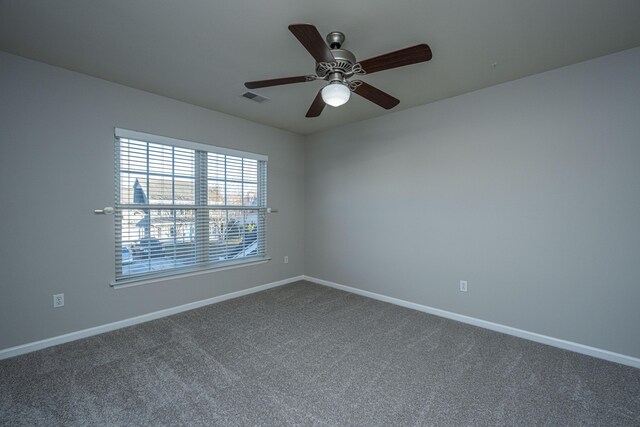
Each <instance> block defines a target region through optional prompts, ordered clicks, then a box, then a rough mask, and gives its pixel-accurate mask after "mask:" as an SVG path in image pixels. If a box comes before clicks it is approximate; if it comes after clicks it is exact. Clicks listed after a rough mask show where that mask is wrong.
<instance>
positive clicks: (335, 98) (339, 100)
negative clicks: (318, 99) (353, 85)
mask: <svg viewBox="0 0 640 427" xmlns="http://www.w3.org/2000/svg"><path fill="white" fill-rule="evenodd" d="M321 93H322V100H323V101H324V103H325V104H327V105H330V106H332V107H339V106H341V105H343V104H345V103H346V102H347V101H348V100H349V97H350V96H351V90H349V86H347V85H346V84H344V83H342V82H331V83H329V84H328V85H326V86H325V87H323V88H322V92H321Z"/></svg>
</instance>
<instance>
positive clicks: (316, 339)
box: [0, 282, 640, 426]
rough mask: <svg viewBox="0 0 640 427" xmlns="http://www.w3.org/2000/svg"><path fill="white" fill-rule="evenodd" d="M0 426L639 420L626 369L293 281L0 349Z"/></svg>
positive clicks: (639, 393)
mask: <svg viewBox="0 0 640 427" xmlns="http://www.w3.org/2000/svg"><path fill="white" fill-rule="evenodd" d="M0 424H2V425H10V426H18V425H29V426H36V425H46V426H51V425H109V426H118V425H154V426H155V425H366V426H372V425H454V426H461V425H602V426H614V425H640V370H639V369H634V368H630V367H626V366H622V365H618V364H615V363H609V362H606V361H602V360H598V359H594V358H591V357H587V356H583V355H580V354H576V353H572V352H568V351H564V350H559V349H556V348H552V347H548V346H545V345H541V344H536V343H533V342H529V341H526V340H522V339H519V338H515V337H511V336H507V335H503V334H499V333H496V332H491V331H487V330H484V329H480V328H476V327H473V326H469V325H465V324H462V323H458V322H454V321H451V320H446V319H442V318H439V317H435V316H431V315H428V314H425V313H420V312H417V311H413V310H409V309H405V308H401V307H397V306H394V305H391V304H386V303H383V302H379V301H375V300H372V299H368V298H364V297H361V296H357V295H353V294H349V293H346V292H342V291H338V290H335V289H331V288H327V287H323V286H319V285H314V284H310V283H304V282H298V283H294V284H291V285H286V286H282V287H279V288H274V289H271V290H268V291H264V292H260V293H257V294H252V295H248V296H245V297H242V298H238V299H234V300H230V301H226V302H223V303H219V304H214V305H210V306H207V307H204V308H200V309H197V310H193V311H189V312H185V313H181V314H178V315H175V316H171V317H167V318H163V319H159V320H155V321H152V322H148V323H145V324H141V325H137V326H133V327H130V328H126V329H121V330H117V331H114V332H110V333H106V334H102V335H98V336H95V337H91V338H87V339H83V340H80V341H75V342H71V343H68V344H64V345H60V346H57V347H52V348H48V349H45V350H41V351H38V352H34V353H30V354H27V355H23V356H19V357H15V358H12V359H8V360H4V361H2V362H0Z"/></svg>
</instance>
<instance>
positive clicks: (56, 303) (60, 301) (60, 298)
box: [53, 294, 64, 308]
mask: <svg viewBox="0 0 640 427" xmlns="http://www.w3.org/2000/svg"><path fill="white" fill-rule="evenodd" d="M58 307H64V294H55V295H54V296H53V308H58Z"/></svg>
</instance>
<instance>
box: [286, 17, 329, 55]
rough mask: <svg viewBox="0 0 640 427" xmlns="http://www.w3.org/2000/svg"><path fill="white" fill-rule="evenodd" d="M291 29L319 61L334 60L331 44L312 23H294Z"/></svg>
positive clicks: (290, 26)
mask: <svg viewBox="0 0 640 427" xmlns="http://www.w3.org/2000/svg"><path fill="white" fill-rule="evenodd" d="M289 31H291V32H292V33H293V35H294V36H296V38H297V39H298V41H300V43H302V46H304V47H305V49H307V50H308V51H309V53H310V54H311V56H313V58H314V59H315V60H316V61H317V62H334V61H335V60H336V59H335V58H334V57H333V54H332V53H331V50H330V49H329V46H327V45H326V43H325V42H324V39H323V38H322V36H321V35H320V33H319V32H318V29H317V28H316V27H314V26H313V25H311V24H292V25H289Z"/></svg>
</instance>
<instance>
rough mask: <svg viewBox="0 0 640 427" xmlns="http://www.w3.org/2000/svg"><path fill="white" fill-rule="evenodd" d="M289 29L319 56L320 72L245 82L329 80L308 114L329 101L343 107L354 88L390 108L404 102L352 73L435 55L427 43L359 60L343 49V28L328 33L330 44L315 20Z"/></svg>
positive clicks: (251, 84)
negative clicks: (323, 38)
mask: <svg viewBox="0 0 640 427" xmlns="http://www.w3.org/2000/svg"><path fill="white" fill-rule="evenodd" d="M289 31H291V32H292V33H293V35H294V36H296V38H297V39H298V41H300V43H302V45H303V46H304V47H305V49H307V51H309V53H310V54H311V56H313V58H314V59H315V60H316V73H315V74H312V75H307V76H297V77H284V78H279V79H270V80H257V81H254V82H246V83H245V84H244V85H245V86H246V87H247V88H248V89H258V88H262V87H269V86H280V85H286V84H291V83H303V82H312V81H315V80H325V81H328V82H329V83H328V84H327V85H326V86H324V87H323V88H322V89H320V91H319V92H318V94H317V95H316V97H315V99H314V100H313V103H312V104H311V107H309V110H308V111H307V114H306V117H318V116H319V115H320V113H322V110H324V106H325V105H330V106H332V107H339V106H340V105H342V104H344V103H346V102H347V101H348V100H349V97H350V95H351V92H354V93H356V94H358V95H360V96H362V97H363V98H365V99H368V100H369V101H371V102H373V103H375V104H378V105H379V106H381V107H382V108H385V109H387V110H390V109H391V108H393V107H395V106H396V105H398V104H399V103H400V101H399V100H398V99H396V98H394V97H393V96H391V95H389V94H388V93H385V92H383V91H381V90H380V89H377V88H375V87H373V86H371V85H370V84H367V83H365V82H363V81H362V80H351V79H352V77H354V76H361V75H364V74H371V73H376V72H378V71H384V70H389V69H391V68H396V67H403V66H405V65H411V64H417V63H419V62H425V61H428V60H430V59H431V57H432V54H431V48H429V46H428V45H427V44H424V43H423V44H419V45H416V46H412V47H408V48H406V49H400V50H396V51H395V52H390V53H386V54H384V55H380V56H376V57H374V58H369V59H366V60H364V61H360V62H358V61H356V57H355V55H354V54H353V53H351V52H350V51H348V50H346V49H342V44H343V43H344V38H345V37H344V34H342V33H341V32H339V31H333V32H331V33H329V34H328V35H327V43H328V44H329V46H327V44H325V42H324V40H322V36H321V35H320V33H319V32H318V29H317V28H316V27H315V26H313V25H311V24H292V25H289Z"/></svg>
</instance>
